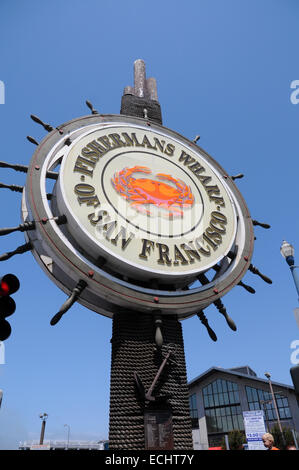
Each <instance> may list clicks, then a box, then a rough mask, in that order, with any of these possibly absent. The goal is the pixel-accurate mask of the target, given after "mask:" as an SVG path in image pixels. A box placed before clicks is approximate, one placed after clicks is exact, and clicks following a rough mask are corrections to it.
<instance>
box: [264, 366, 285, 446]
mask: <svg viewBox="0 0 299 470" xmlns="http://www.w3.org/2000/svg"><path fill="white" fill-rule="evenodd" d="M265 376H266V377H267V379H268V380H269V387H270V391H271V395H272V400H273V404H274V408H275V412H276V416H277V424H278V427H279V431H280V433H281V437H282V440H283V443H284V445H285V438H284V434H283V432H282V427H281V422H280V418H279V413H278V407H277V403H276V397H275V393H274V392H273V387H272V382H271V375H270V374H269V372H265Z"/></svg>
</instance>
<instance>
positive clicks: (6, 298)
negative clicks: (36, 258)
mask: <svg viewBox="0 0 299 470" xmlns="http://www.w3.org/2000/svg"><path fill="white" fill-rule="evenodd" d="M19 287H20V282H19V279H18V278H17V277H16V276H14V274H5V276H3V277H2V278H0V341H4V340H6V339H7V338H8V337H9V336H10V333H11V327H10V324H9V323H8V321H7V320H5V318H6V317H9V316H10V315H12V314H13V313H14V312H15V310H16V303H15V301H14V300H13V299H12V298H11V297H10V296H11V295H12V294H14V293H15V292H17V290H18V289H19Z"/></svg>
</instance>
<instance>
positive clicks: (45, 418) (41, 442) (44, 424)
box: [39, 413, 48, 445]
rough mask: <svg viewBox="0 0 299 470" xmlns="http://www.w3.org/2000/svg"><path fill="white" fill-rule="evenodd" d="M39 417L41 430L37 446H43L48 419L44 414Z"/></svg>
mask: <svg viewBox="0 0 299 470" xmlns="http://www.w3.org/2000/svg"><path fill="white" fill-rule="evenodd" d="M39 417H40V418H41V420H42V428H41V432H40V439H39V444H40V445H43V443H44V437H45V428H46V420H47V418H48V415H47V413H44V414H40V415H39Z"/></svg>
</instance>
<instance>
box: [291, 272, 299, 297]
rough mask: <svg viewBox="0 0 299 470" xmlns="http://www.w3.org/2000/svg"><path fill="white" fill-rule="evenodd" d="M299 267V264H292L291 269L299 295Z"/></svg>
mask: <svg viewBox="0 0 299 470" xmlns="http://www.w3.org/2000/svg"><path fill="white" fill-rule="evenodd" d="M298 268H299V266H290V270H291V273H292V276H293V279H294V283H295V287H296V290H297V294H298V296H299V274H298V272H297V271H296V270H297V269H298Z"/></svg>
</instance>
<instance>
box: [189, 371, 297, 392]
mask: <svg viewBox="0 0 299 470" xmlns="http://www.w3.org/2000/svg"><path fill="white" fill-rule="evenodd" d="M243 370H244V371H245V370H248V373H244V372H241V371H243ZM215 372H222V373H225V374H229V375H231V376H233V377H239V378H246V379H251V380H254V381H256V382H261V383H264V384H268V383H269V380H268V379H261V378H259V377H257V376H256V374H255V372H254V371H253V370H252V369H251V368H250V367H249V366H243V367H234V368H232V369H223V368H221V367H215V366H213V367H211V368H210V369H208V370H206V371H205V372H203V373H202V374H200V375H198V376H197V377H195V378H194V379H192V380H190V382H188V387H191V386H193V385H195V384H196V383H197V382H200V381H201V380H203V379H204V378H205V377H208V376H209V375H212V374H214V373H215ZM271 382H272V384H273V385H274V386H277V387H284V388H287V389H289V390H292V391H294V390H295V389H294V387H293V386H291V385H285V384H282V383H280V382H273V380H271Z"/></svg>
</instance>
